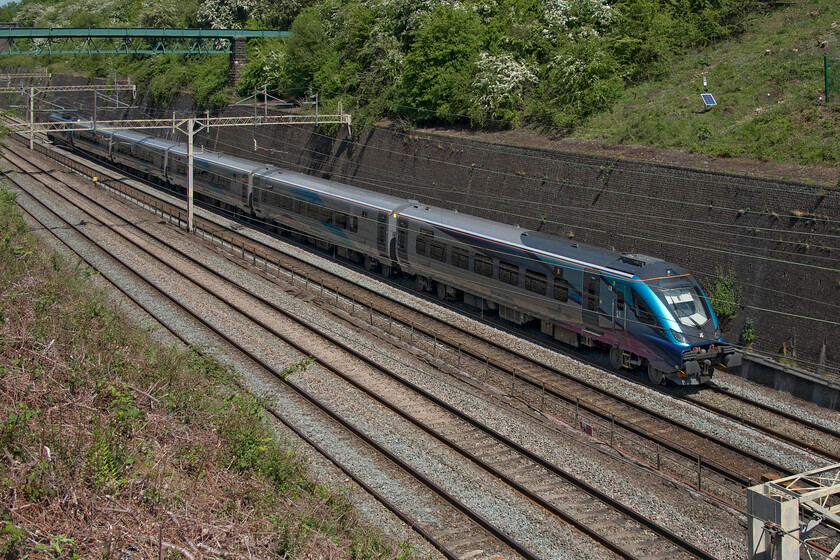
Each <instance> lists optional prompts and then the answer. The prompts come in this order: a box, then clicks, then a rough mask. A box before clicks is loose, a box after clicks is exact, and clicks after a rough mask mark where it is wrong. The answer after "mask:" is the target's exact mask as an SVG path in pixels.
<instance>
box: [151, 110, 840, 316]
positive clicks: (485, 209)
mask: <svg viewBox="0 0 840 560" xmlns="http://www.w3.org/2000/svg"><path fill="white" fill-rule="evenodd" d="M146 114H149V113H148V112H147V113H146ZM260 134H263V133H262V132H260ZM316 134H317V133H316ZM266 137H267V136H266ZM228 147H233V146H232V145H228ZM373 149H380V150H381V148H379V147H373ZM386 151H389V152H390V153H397V152H394V151H390V150H386ZM399 155H401V156H404V155H405V154H401V153H400V154H399ZM425 159H430V160H431V161H435V162H438V163H443V164H447V165H458V164H454V163H452V162H445V161H441V160H433V159H431V158H425ZM294 166H295V167H298V168H301V169H304V170H306V169H307V168H306V167H305V166H301V165H299V164H296V163H295V164H294ZM462 167H463V166H462ZM308 170H309V171H317V170H314V169H311V168H310V169H308ZM494 173H497V174H499V175H503V176H504V175H506V176H508V177H514V175H513V174H510V173H507V174H505V173H501V172H494ZM352 178H355V179H358V176H353V177H352ZM516 178H517V179H521V177H520V176H516ZM373 184H377V186H380V187H381V186H382V185H381V184H379V183H373ZM409 185H410V186H414V185H413V184H410V183H409ZM563 185H569V183H564V184H563ZM573 186H576V187H579V188H584V189H585V188H587V187H586V186H584V185H573ZM391 188H394V187H391ZM394 189H395V188H394ZM395 190H396V189H395ZM621 194H625V193H621ZM485 198H491V199H492V197H485ZM650 198H653V199H657V197H650ZM658 199H659V200H663V201H668V199H663V198H661V197H659V198H658ZM440 200H443V198H441V199H440ZM497 200H505V199H504V198H503V197H498V198H497ZM508 200H509V199H508ZM670 202H679V201H670ZM556 206H558V207H560V208H563V207H562V206H560V205H556ZM703 206H705V205H703ZM472 208H476V209H479V210H484V211H491V209H490V208H488V207H482V206H476V205H473V206H472ZM580 210H587V209H580ZM728 210H731V209H728ZM604 212H606V213H608V214H612V215H620V214H622V213H617V212H609V211H604ZM755 213H756V214H762V215H766V213H759V212H755ZM623 214H624V215H626V216H634V214H633V213H623ZM521 217H523V218H526V219H533V217H529V216H521ZM745 227H746V226H745ZM601 231H602V232H603V231H604V230H601ZM782 231H783V232H787V231H786V230H782ZM787 233H790V232H787ZM620 235H622V236H624V237H632V236H627V235H626V234H620ZM635 238H636V239H639V240H644V241H652V242H658V243H662V240H661V239H651V238H645V237H638V236H637V237H635ZM666 244H672V245H676V246H679V247H683V246H684V244H680V243H666ZM690 247H692V248H695V249H700V247H696V246H690ZM704 249H708V248H704ZM720 251H721V250H718V252H720ZM724 252H726V253H727V254H730V253H731V251H730V250H728V249H727V250H724ZM738 256H744V257H749V258H762V257H756V256H754V255H749V254H746V253H739V254H738ZM764 260H771V261H775V262H781V263H785V264H792V265H800V264H801V263H796V262H792V261H787V260H781V259H769V258H764ZM806 266H807V265H806ZM815 268H820V269H822V270H833V269H828V268H824V267H815ZM757 287H759V288H764V287H763V286H757ZM811 301H815V300H811ZM823 303H825V302H823ZM754 309H756V310H760V311H766V312H771V313H780V314H786V315H789V316H791V317H797V318H801V319H813V320H816V321H823V322H826V323H829V324H833V325H835V324H837V323H835V322H832V321H827V320H823V319H820V318H809V317H807V316H802V315H797V314H792V313H784V312H778V311H775V310H768V309H762V308H757V307H755V308H754Z"/></svg>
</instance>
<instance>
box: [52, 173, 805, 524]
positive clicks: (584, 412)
mask: <svg viewBox="0 0 840 560" xmlns="http://www.w3.org/2000/svg"><path fill="white" fill-rule="evenodd" d="M68 161H69V159H68ZM73 165H79V164H77V163H73ZM109 187H110V188H113V189H122V188H123V187H121V186H119V185H116V184H113V185H109ZM133 196H135V197H137V196H138V195H133ZM140 196H141V197H144V198H145V197H148V195H140ZM145 203H146V204H147V205H148V206H149V207H154V208H155V209H156V210H155V211H156V212H160V213H161V215H165V214H167V215H168V214H171V215H173V216H176V217H175V218H172V219H173V220H174V221H179V222H180V218H178V217H177V216H178V214H177V213H178V210H172V211H171V212H169V211H167V210H164V209H163V206H165V205H166V204H164V203H163V202H160V201H157V200H155V199H154V197H148V198H146V201H145ZM200 228H201V232H202V234H203V235H206V236H210V237H213V238H214V239H215V240H216V241H217V242H221V243H222V244H223V245H226V246H227V247H228V248H230V249H234V250H236V251H238V252H239V253H240V254H241V256H242V257H246V256H247V257H248V259H249V260H251V262H252V264H258V265H262V266H263V267H269V266H271V267H277V268H278V269H279V270H284V271H285V274H286V275H287V276H288V277H289V278H290V279H292V280H296V281H298V282H299V283H302V284H304V285H308V286H309V287H310V289H311V291H312V292H314V293H316V294H325V295H324V296H323V297H324V298H326V299H331V300H334V302H336V303H337V304H338V307H339V308H344V309H346V310H347V312H348V313H349V314H350V315H352V316H355V317H356V319H357V320H359V319H360V318H362V317H364V316H367V317H366V318H367V322H368V323H370V324H371V325H375V326H378V328H379V329H380V330H381V331H383V332H385V333H389V336H391V337H396V338H397V339H401V340H403V341H407V342H409V343H410V345H411V346H413V347H415V348H416V349H417V351H418V352H420V353H424V354H426V355H427V356H431V358H432V359H433V360H435V361H436V362H437V363H446V362H448V363H450V364H456V366H455V367H453V368H452V369H453V371H454V372H455V373H458V374H460V375H464V374H465V372H466V375H468V376H470V377H472V378H474V379H477V380H479V381H482V382H489V383H494V384H495V385H496V386H497V387H499V388H500V389H502V390H503V392H505V393H507V395H508V397H513V398H515V399H516V401H518V402H520V403H526V404H527V405H528V406H530V407H531V408H532V409H533V410H536V411H538V412H539V414H542V415H553V416H554V417H556V418H561V419H563V420H564V421H565V422H566V423H568V424H571V425H574V426H579V425H581V423H583V424H586V425H588V426H590V427H592V428H594V429H595V432H594V433H595V435H597V436H600V438H601V440H603V441H608V442H609V443H610V444H611V445H613V446H614V447H615V448H616V449H619V450H620V451H622V452H623V453H629V454H631V455H634V456H635V457H636V458H637V460H638V461H642V462H645V463H648V464H649V465H651V466H655V468H659V469H661V470H663V471H668V472H669V473H670V474H671V475H673V476H676V477H677V478H680V479H681V480H684V481H686V482H688V483H692V484H696V486H697V487H698V488H702V489H703V490H704V491H706V492H709V493H712V494H715V495H717V494H720V495H721V496H720V497H722V498H723V499H725V500H726V501H729V502H733V503H736V502H737V499H735V498H732V496H733V495H737V494H738V492H739V489H742V488H743V486H744V485H746V484H751V483H753V482H754V481H755V479H754V478H753V477H754V474H755V473H758V472H761V474H763V473H764V472H768V471H772V470H775V471H776V472H777V473H778V474H780V475H783V474H786V473H787V472H788V471H786V470H785V469H784V468H783V467H780V466H779V465H773V464H772V463H768V462H766V461H764V462H762V460H761V457H751V458H750V461H754V463H753V465H752V466H746V467H745V466H744V464H745V463H743V461H744V459H743V457H742V458H738V449H737V446H734V447H735V449H729V452H730V453H731V458H730V459H729V460H727V461H729V464H724V463H726V461H720V457H721V456H722V455H721V454H722V453H723V452H721V451H717V450H716V451H714V452H713V453H711V454H710V455H713V456H714V458H710V457H704V456H702V455H701V454H699V453H697V452H696V451H694V449H696V448H698V447H697V446H695V445H691V444H688V443H686V436H685V434H686V433H689V431H690V427H689V431H686V428H680V429H681V430H683V431H682V432H680V431H676V432H675V431H672V430H674V425H675V422H674V420H673V419H672V418H670V417H668V416H667V415H659V417H658V418H657V416H656V415H649V416H640V414H641V412H640V409H639V408H638V406H637V405H635V404H634V403H632V402H629V403H622V404H621V405H620V406H626V407H632V408H624V409H622V408H620V406H619V405H617V404H615V402H616V401H615V399H612V397H611V399H612V400H611V401H607V400H605V399H604V397H603V396H600V395H599V396H597V397H592V396H591V395H592V390H593V387H592V386H587V384H584V387H585V388H584V389H581V388H580V387H581V386H580V383H579V380H575V379H573V378H572V377H569V376H567V378H566V379H563V380H562V381H560V379H562V378H560V377H558V376H559V375H560V374H561V373H563V372H561V371H558V370H557V369H556V368H547V367H546V366H545V365H543V364H540V363H538V362H535V361H534V360H532V359H531V358H529V357H527V356H525V355H524V354H516V353H513V354H512V353H511V351H510V350H507V349H504V350H503V349H501V348H498V347H497V345H495V344H491V343H492V341H489V340H484V341H482V342H481V343H480V345H479V344H478V343H477V342H476V338H475V336H474V334H472V333H469V332H466V331H464V330H463V329H461V330H458V329H457V328H455V327H452V326H451V325H445V324H442V323H441V322H440V320H439V319H438V318H435V323H433V324H431V325H429V324H428V323H429V321H430V318H429V317H430V315H429V314H426V315H417V314H416V313H417V312H416V311H411V312H409V311H407V310H405V309H404V306H403V304H402V303H400V302H399V301H396V300H394V299H385V300H380V301H375V300H376V299H377V298H381V296H377V295H373V294H368V293H366V294H364V295H363V296H360V295H358V293H357V292H358V288H357V287H355V288H354V287H348V286H340V285H339V284H340V282H339V280H340V279H339V278H335V277H334V276H331V277H325V276H323V274H324V273H323V271H322V272H319V271H318V270H317V269H312V268H309V267H310V265H309V264H308V263H303V262H301V261H296V262H292V261H288V260H287V257H285V256H281V255H279V254H277V253H276V252H274V251H273V250H270V249H268V248H266V247H258V246H256V244H255V243H254V241H253V240H250V239H247V238H245V237H243V236H241V235H239V234H237V233H236V232H230V231H223V230H222V229H221V228H219V226H218V225H215V224H207V223H203V224H201V225H200ZM249 245H250V247H249ZM281 259H282V262H281ZM311 297H313V299H315V298H316V296H311ZM397 307H399V309H400V311H399V312H398V313H395V312H394V310H395V309H396V308H397ZM339 313H340V312H339ZM494 346H496V348H494ZM470 361H472V363H471V364H470V363H469V362H470ZM513 364H516V365H513ZM531 368H534V369H531ZM573 383H576V384H577V386H573ZM590 385H591V384H590ZM598 391H599V392H600V391H601V389H600V388H598ZM620 401H621V399H619V402H620ZM650 412H651V411H644V414H650ZM653 412H655V411H653ZM650 418H655V419H657V421H658V422H660V423H659V424H656V423H654V422H652V421H651V420H650ZM814 429H816V428H814ZM669 430H671V431H670V432H669V433H670V434H672V435H671V436H670V438H669V437H666V438H664V439H661V438H660V435H661V433H665V432H668V431H669ZM631 434H632V435H631ZM651 434H653V435H651ZM695 437H697V438H698V440H697V441H698V442H699V443H698V445H699V446H700V447H699V448H700V449H704V448H705V445H706V444H704V443H703V441H704V440H706V437H707V436H706V435H704V434H703V433H702V431H697V430H695ZM639 438H641V439H639ZM639 441H642V442H645V443H641V444H640V443H639ZM674 441H679V442H680V443H679V444H674V443H673V442H674ZM476 445H478V447H480V448H482V449H485V450H486V449H490V447H488V446H489V445H490V444H489V443H481V444H476ZM721 448H722V449H726V448H727V447H726V445H722V446H721ZM756 459H759V460H756ZM669 464H670V466H669ZM732 465H734V467H733V466H732ZM488 466H489V467H491V468H493V466H492V465H488ZM692 468H695V469H696V478H695V479H694V480H692V479H693V478H694V477H693V476H692V475H693V473H691V470H692ZM514 474H516V473H514ZM701 474H702V476H701ZM736 505H738V504H737V503H736ZM607 527H609V524H608V525H607Z"/></svg>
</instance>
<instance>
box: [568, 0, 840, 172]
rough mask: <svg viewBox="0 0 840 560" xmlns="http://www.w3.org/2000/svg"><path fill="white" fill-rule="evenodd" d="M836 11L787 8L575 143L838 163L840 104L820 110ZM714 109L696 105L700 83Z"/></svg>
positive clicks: (672, 72) (592, 122)
mask: <svg viewBox="0 0 840 560" xmlns="http://www.w3.org/2000/svg"><path fill="white" fill-rule="evenodd" d="M838 21H840V4H838V3H837V2H834V1H831V0H818V1H814V2H808V3H804V2H792V3H790V4H789V5H788V6H787V7H785V8H782V9H778V10H775V11H773V12H771V13H769V14H767V15H765V16H761V17H756V18H755V19H754V20H753V22H752V23H751V24H750V26H749V28H748V30H747V31H746V32H745V33H743V34H741V35H739V36H737V37H734V38H731V39H729V40H726V41H722V42H720V43H719V44H716V45H712V46H710V47H708V48H706V49H703V50H702V51H697V52H694V53H691V54H688V55H686V56H684V57H680V58H678V59H675V60H673V61H671V63H670V67H669V68H668V70H667V72H666V73H665V75H663V76H662V77H661V78H659V79H655V80H652V81H650V82H647V83H644V84H641V85H639V86H637V87H634V88H630V89H628V90H627V91H625V93H624V96H623V98H622V99H621V100H620V101H619V103H618V104H617V105H616V106H615V107H614V108H613V109H612V110H611V111H609V112H607V113H603V114H599V115H596V116H594V117H592V118H590V119H589V120H588V121H587V122H586V123H585V125H584V126H583V127H581V128H580V129H579V130H578V131H577V132H576V134H575V135H576V136H581V137H585V138H591V139H598V140H604V141H608V142H617V143H628V144H642V145H649V146H657V147H663V148H674V149H680V150H688V151H692V152H697V153H702V154H707V155H712V156H721V157H748V158H755V159H759V160H765V161H782V162H789V163H798V164H805V165H814V164H820V165H836V164H837V163H840V98H834V99H833V100H832V102H831V103H826V102H825V100H824V99H823V100H822V101H821V100H820V96H824V87H825V83H824V72H823V56H824V55H829V56H833V57H834V58H840V41H838V35H837V33H836V29H835V26H836V22H838ZM704 76H705V77H706V79H707V83H708V91H709V92H711V93H713V94H714V96H715V99H716V101H717V103H718V105H717V106H715V107H712V108H708V109H707V108H706V107H705V106H704V105H703V103H702V101H701V99H700V93H702V92H703V77H704Z"/></svg>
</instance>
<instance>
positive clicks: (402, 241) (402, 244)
mask: <svg viewBox="0 0 840 560" xmlns="http://www.w3.org/2000/svg"><path fill="white" fill-rule="evenodd" d="M407 244H408V231H407V230H406V229H405V228H404V227H401V228H400V229H399V232H398V234H397V247H398V248H399V250H400V251H405V250H406V246H407Z"/></svg>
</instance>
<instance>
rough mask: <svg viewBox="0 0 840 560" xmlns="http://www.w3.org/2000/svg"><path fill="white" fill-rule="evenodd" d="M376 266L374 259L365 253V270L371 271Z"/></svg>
mask: <svg viewBox="0 0 840 560" xmlns="http://www.w3.org/2000/svg"><path fill="white" fill-rule="evenodd" d="M375 268H376V259H374V258H373V257H369V256H367V255H365V270H369V271H372V270H373V269H375Z"/></svg>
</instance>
